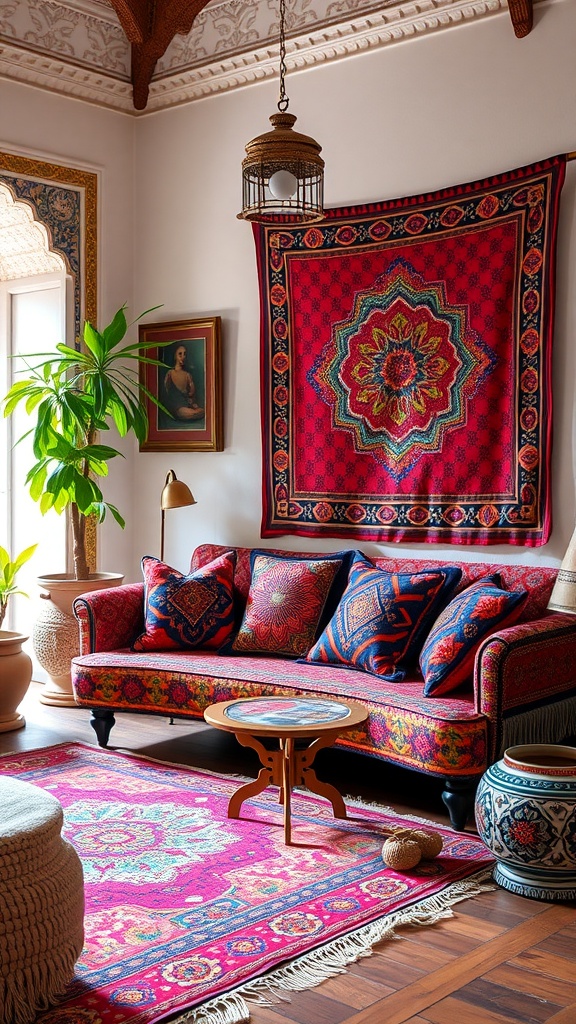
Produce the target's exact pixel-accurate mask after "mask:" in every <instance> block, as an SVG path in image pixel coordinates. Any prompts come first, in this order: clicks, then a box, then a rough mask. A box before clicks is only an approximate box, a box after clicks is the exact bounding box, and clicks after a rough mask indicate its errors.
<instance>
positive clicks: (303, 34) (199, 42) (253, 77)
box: [0, 0, 512, 116]
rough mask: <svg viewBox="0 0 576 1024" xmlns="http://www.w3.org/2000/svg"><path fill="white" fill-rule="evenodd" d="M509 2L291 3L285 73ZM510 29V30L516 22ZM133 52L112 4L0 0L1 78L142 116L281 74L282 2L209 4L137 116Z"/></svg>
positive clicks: (162, 65)
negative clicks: (280, 20)
mask: <svg viewBox="0 0 576 1024" xmlns="http://www.w3.org/2000/svg"><path fill="white" fill-rule="evenodd" d="M507 8H508V4H507V0H381V2H380V3H375V2H374V0H292V2H290V0H288V3H287V9H286V33H287V36H288V45H287V66H288V69H289V70H290V69H294V68H299V67H309V66H311V65H312V64H315V63H316V62H320V61H322V62H325V61H326V60H334V59H338V58H341V57H346V56H350V55H352V54H354V53H358V52H360V51H363V50H366V49H368V48H370V47H378V46H383V45H386V44H388V43H394V42H396V41H398V40H401V39H406V38H410V37H413V36H415V35H418V34H422V33H425V32H434V31H438V30H443V29H446V28H450V27H453V26H457V25H459V24H462V23H463V22H464V21H467V22H468V21H470V20H471V19H474V18H482V17H486V16H491V15H494V14H499V13H500V12H502V11H505V10H507ZM505 30H506V31H510V32H512V25H511V23H510V19H507V24H506V25H505ZM130 56H131V55H130V44H129V43H128V40H127V39H126V37H125V35H124V33H123V31H122V29H121V27H120V23H119V21H118V18H117V15H116V13H115V12H114V10H113V8H112V7H111V6H110V4H109V3H108V2H107V0H0V77H5V78H11V79H16V80H18V81H24V82H27V83H29V84H32V85H36V86H39V87H41V88H45V89H50V90H54V91H57V92H62V93H65V94H68V95H72V96H76V97H79V98H82V99H85V100H88V101H89V102H93V103H97V104H99V105H103V106H108V107H112V108H114V109H116V110H123V111H125V112H127V113H130V114H134V115H135V116H142V115H143V114H146V113H149V112H151V111H154V110H159V109H162V108H165V107H168V106H173V105H174V104H177V103H182V102H188V101H190V100H194V99H198V98H200V97H202V96H207V95H210V94H212V93H215V92H220V91H223V90H226V89H231V88H237V87H239V86H243V85H247V84H249V83H251V82H254V81H260V80H262V78H264V77H271V76H273V75H277V73H278V0H212V2H211V3H209V5H208V6H207V7H205V8H204V10H202V11H201V12H200V14H199V15H198V16H197V17H196V20H195V22H194V24H193V26H192V30H191V32H190V33H189V34H188V35H187V36H182V35H177V36H175V37H174V39H173V40H172V42H171V44H170V45H169V47H168V49H167V50H166V52H165V53H164V55H163V56H162V57H161V58H160V60H159V61H158V63H157V65H156V68H155V72H154V76H153V79H152V83H151V88H150V97H149V101H148V105H147V107H146V109H145V111H135V110H134V108H133V104H132V88H131V81H130Z"/></svg>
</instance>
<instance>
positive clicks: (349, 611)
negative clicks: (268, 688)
mask: <svg viewBox="0 0 576 1024" xmlns="http://www.w3.org/2000/svg"><path fill="white" fill-rule="evenodd" d="M461 575H462V573H461V570H460V569H458V568H457V567H456V566H446V567H442V568H438V569H429V570H423V571H422V572H418V573H394V572H387V571H386V570H384V569H377V568H376V566H374V565H372V563H371V562H370V561H368V560H367V559H366V558H364V557H363V556H361V555H359V554H358V555H357V556H356V557H355V559H354V561H353V563H352V567H351V569H350V575H349V579H348V586H347V587H346V590H345V591H344V594H343V595H342V599H341V601H340V604H339V605H338V608H337V609H336V612H335V614H334V615H333V617H332V619H331V620H330V622H329V623H328V625H327V627H326V629H325V630H324V632H323V633H322V636H321V637H320V638H319V640H318V641H317V642H316V643H315V644H314V646H313V647H312V649H311V650H310V651H309V652H308V654H307V656H306V659H305V660H306V661H315V662H329V663H331V664H334V665H341V666H345V667H349V668H360V669H364V670H365V671H366V672H372V673H373V674H374V675H379V676H384V677H385V678H386V679H390V680H392V681H394V682H397V681H399V680H401V679H404V677H405V675H406V671H407V669H408V668H409V667H410V663H411V662H414V661H415V660H416V659H417V657H418V653H419V650H420V647H421V646H422V643H423V640H424V637H425V635H426V633H427V632H428V629H429V627H430V623H431V622H433V621H434V620H435V618H436V616H437V614H438V612H439V610H440V608H441V607H442V605H443V604H445V603H446V602H447V601H449V599H450V596H451V595H452V592H453V590H454V588H455V587H456V586H457V584H458V582H459V580H460V577H461Z"/></svg>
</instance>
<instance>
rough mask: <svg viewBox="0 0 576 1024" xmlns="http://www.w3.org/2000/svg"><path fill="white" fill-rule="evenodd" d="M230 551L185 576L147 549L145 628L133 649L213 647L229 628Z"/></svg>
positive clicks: (231, 596) (231, 594) (233, 557)
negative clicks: (154, 556)
mask: <svg viewBox="0 0 576 1024" xmlns="http://www.w3.org/2000/svg"><path fill="white" fill-rule="evenodd" d="M235 565H236V552H235V551H227V552H226V553H225V554H223V555H220V557H219V558H216V559H214V561H213V562H209V564H208V565H204V566H202V568H201V569H196V570H195V571H194V572H191V573H189V575H187V576H185V575H184V574H183V573H181V572H178V570H177V569H172V568H171V567H170V566H169V565H165V564H164V562H161V561H160V560H159V559H158V558H153V557H152V555H145V556H144V558H143V559H142V573H143V576H144V583H145V597H144V624H145V631H144V633H142V634H141V635H140V636H139V637H138V638H137V639H136V640H135V641H134V643H133V644H132V650H133V651H167V650H173V649H175V648H176V649H186V648H195V647H207V648H218V647H220V646H221V644H222V643H224V641H225V640H226V639H227V638H228V637H229V636H230V634H231V633H232V631H233V629H234V568H235Z"/></svg>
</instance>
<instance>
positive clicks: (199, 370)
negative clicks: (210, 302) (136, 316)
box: [138, 316, 224, 452]
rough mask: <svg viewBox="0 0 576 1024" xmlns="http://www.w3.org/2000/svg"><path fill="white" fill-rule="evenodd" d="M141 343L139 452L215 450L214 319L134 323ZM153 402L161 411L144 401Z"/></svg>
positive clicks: (218, 375)
mask: <svg viewBox="0 0 576 1024" xmlns="http://www.w3.org/2000/svg"><path fill="white" fill-rule="evenodd" d="M138 331H139V338H140V341H141V342H145V343H147V344H150V343H154V342H155V343H156V344H151V347H150V348H149V349H148V350H147V352H146V354H147V356H149V357H151V358H152V359H157V360H159V362H160V363H161V364H162V365H161V366H156V365H150V364H149V363H146V362H144V361H142V360H141V362H140V382H141V384H142V386H143V389H145V390H143V401H144V404H145V406H146V411H147V413H148V423H149V427H148V436H147V438H146V440H145V441H143V442H142V443H141V444H140V451H141V452H194V451H196V452H220V451H222V450H223V447H224V437H223V434H224V432H223V414H222V339H221V318H220V317H219V316H213V317H203V318H200V319H187V320H170V321H166V322H165V323H155V324H140V325H139V328H138ZM150 394H151V395H153V396H154V398H157V399H158V400H159V401H160V402H161V403H162V406H163V408H159V407H158V406H157V405H156V404H155V402H153V401H152V400H151V399H150Z"/></svg>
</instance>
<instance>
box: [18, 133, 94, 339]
mask: <svg viewBox="0 0 576 1024" xmlns="http://www.w3.org/2000/svg"><path fill="white" fill-rule="evenodd" d="M0 181H2V182H3V184H5V185H7V186H8V188H9V189H10V191H11V192H12V195H13V196H14V198H15V199H16V200H18V201H19V202H25V203H28V205H29V206H30V207H31V209H32V211H33V213H34V217H35V218H36V219H37V220H38V221H40V222H41V223H42V224H44V226H45V227H46V229H47V231H48V236H49V243H50V248H51V249H53V250H54V251H55V252H58V253H59V254H60V255H61V256H62V257H63V258H64V260H65V262H66V266H67V268H68V269H69V271H70V274H71V276H72V279H73V282H74V284H73V287H74V333H75V336H76V338H79V337H80V336H81V331H82V324H83V322H84V320H85V319H88V320H91V321H92V322H93V323H94V322H95V321H96V320H97V315H98V314H97V302H98V295H97V267H98V259H97V256H98V231H97V223H98V209H97V203H98V178H97V175H96V174H94V173H91V172H89V171H82V170H79V169H77V168H74V167H64V166H62V165H61V164H49V163H45V162H44V161H43V160H33V159H31V158H29V157H25V156H19V155H17V154H14V153H5V152H1V151H0Z"/></svg>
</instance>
